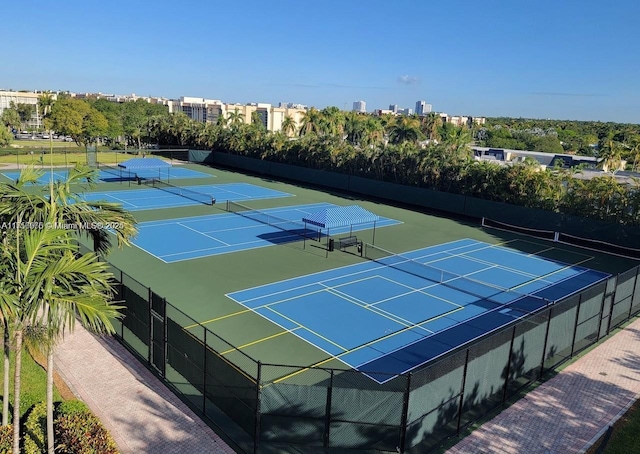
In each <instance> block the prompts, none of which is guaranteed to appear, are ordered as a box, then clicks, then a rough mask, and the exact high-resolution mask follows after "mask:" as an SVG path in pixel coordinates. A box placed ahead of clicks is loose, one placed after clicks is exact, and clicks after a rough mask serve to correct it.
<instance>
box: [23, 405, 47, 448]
mask: <svg viewBox="0 0 640 454" xmlns="http://www.w3.org/2000/svg"><path fill="white" fill-rule="evenodd" d="M23 439H24V452H25V454H40V453H46V452H47V403H46V402H40V403H39V404H36V405H34V406H33V408H32V409H31V411H30V412H29V415H28V416H27V419H26V421H25V422H24V435H23Z"/></svg>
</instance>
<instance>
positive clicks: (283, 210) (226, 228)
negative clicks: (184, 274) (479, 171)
mask: <svg viewBox="0 0 640 454" xmlns="http://www.w3.org/2000/svg"><path fill="white" fill-rule="evenodd" d="M334 207H335V205H332V204H330V203H316V204H310V205H297V206H289V207H280V208H271V209H266V210H261V213H263V215H261V216H264V215H269V216H275V217H276V218H278V219H275V218H274V219H275V220H274V221H273V223H272V225H266V224H263V223H261V222H257V221H255V220H253V219H249V218H247V217H243V216H240V215H238V214H235V213H222V214H214V215H209V216H194V217H188V218H181V219H169V220H162V221H152V222H142V223H140V224H138V236H137V237H136V238H135V240H134V241H133V244H135V245H136V246H138V247H139V248H140V249H143V250H144V251H146V252H148V253H149V254H151V255H153V256H155V257H157V258H159V259H160V260H162V261H163V262H165V263H171V262H178V261H181V260H190V259H195V258H200V257H207V256H210V255H217V254H226V253H229V252H237V251H244V250H247V249H254V248H259V247H265V246H272V245H274V244H282V243H288V242H291V241H298V240H302V237H301V236H300V235H303V234H304V235H305V236H306V237H315V238H317V231H316V230H314V229H313V228H312V226H309V228H308V229H307V230H306V231H304V229H305V226H304V223H302V222H301V219H302V218H303V217H304V216H307V215H309V214H310V213H313V212H314V211H319V210H322V209H326V208H334ZM291 221H297V222H296V223H295V224H294V223H293V222H291ZM399 223H400V221H396V220H393V219H388V218H383V217H381V218H380V219H379V220H378V221H377V222H376V228H379V227H384V226H388V225H394V224H399ZM372 227H373V225H372V224H359V225H357V226H355V225H354V226H353V231H354V232H355V231H359V230H364V229H370V228H372ZM346 232H349V227H348V226H347V227H343V228H335V229H332V230H331V233H332V234H335V235H339V234H341V233H346ZM308 241H313V240H308Z"/></svg>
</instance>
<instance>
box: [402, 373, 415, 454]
mask: <svg viewBox="0 0 640 454" xmlns="http://www.w3.org/2000/svg"><path fill="white" fill-rule="evenodd" d="M411 375H412V373H411V372H409V373H408V374H407V387H406V388H405V390H404V397H403V399H402V415H401V417H400V452H404V450H405V445H406V443H407V424H408V421H409V396H410V395H411Z"/></svg>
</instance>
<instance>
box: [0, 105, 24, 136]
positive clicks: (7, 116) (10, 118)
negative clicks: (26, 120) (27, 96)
mask: <svg viewBox="0 0 640 454" xmlns="http://www.w3.org/2000/svg"><path fill="white" fill-rule="evenodd" d="M1 119H2V123H3V124H4V125H5V126H6V127H8V128H10V129H15V130H16V131H17V130H18V129H19V128H20V125H21V121H20V115H18V111H17V110H16V109H12V108H9V109H4V110H3V111H2V117H1Z"/></svg>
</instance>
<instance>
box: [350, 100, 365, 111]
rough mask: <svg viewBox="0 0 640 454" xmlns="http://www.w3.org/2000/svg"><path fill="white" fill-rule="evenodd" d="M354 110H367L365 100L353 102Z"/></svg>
mask: <svg viewBox="0 0 640 454" xmlns="http://www.w3.org/2000/svg"><path fill="white" fill-rule="evenodd" d="M353 111H354V112H363V113H364V112H366V111H367V103H366V102H364V101H355V102H354V103H353Z"/></svg>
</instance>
